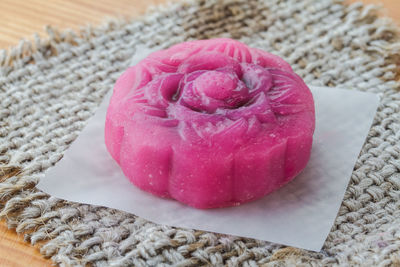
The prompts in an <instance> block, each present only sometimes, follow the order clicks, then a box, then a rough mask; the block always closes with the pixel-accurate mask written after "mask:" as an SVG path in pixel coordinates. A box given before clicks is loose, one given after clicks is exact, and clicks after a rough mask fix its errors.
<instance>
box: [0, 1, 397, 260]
mask: <svg viewBox="0 0 400 267" xmlns="http://www.w3.org/2000/svg"><path fill="white" fill-rule="evenodd" d="M348 1H349V2H355V1H356V0H348ZM164 2H167V0H146V1H143V0H115V1H112V0H98V1H90V0H84V1H78V0H52V1H46V0H26V1H25V0H0V18H1V19H0V49H4V48H5V49H6V48H8V47H10V46H14V45H16V44H17V43H18V41H19V40H20V39H28V40H32V35H33V33H35V32H37V33H39V35H41V36H45V34H44V25H46V24H50V25H53V26H55V27H56V28H59V29H66V28H71V29H73V30H79V28H80V27H81V26H85V25H88V24H93V25H96V24H99V23H100V22H101V21H102V20H103V19H104V18H105V17H107V16H110V17H111V16H123V17H132V16H137V15H139V14H142V13H143V12H144V11H145V10H146V8H147V7H148V6H149V5H152V4H159V3H164ZM362 2H364V3H378V4H382V5H383V6H384V7H385V9H384V10H382V12H381V13H382V15H384V16H389V17H392V18H393V19H394V20H395V21H396V22H397V24H398V25H400V0H362ZM3 266H7V267H13V266H31V267H35V266H51V261H50V260H49V259H44V258H43V257H42V256H41V255H40V253H39V249H38V246H30V245H29V244H27V243H24V241H23V236H22V235H17V234H16V232H15V231H14V230H8V229H7V227H6V224H5V222H4V221H0V267H3Z"/></svg>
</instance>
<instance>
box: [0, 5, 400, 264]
mask: <svg viewBox="0 0 400 267" xmlns="http://www.w3.org/2000/svg"><path fill="white" fill-rule="evenodd" d="M396 32H397V31H396V29H395V28H394V27H393V25H392V24H391V23H389V22H387V21H385V20H383V19H377V16H376V8H374V7H372V6H367V7H364V6H362V5H361V4H354V5H351V6H345V5H343V4H342V3H341V2H340V1H334V0H321V1H312V0H301V1H298V0H287V1H279V0H270V1H262V0H251V1H247V0H209V1H203V0H202V1H189V2H186V3H178V4H173V5H171V6H169V7H168V8H163V9H157V10H155V11H153V12H152V13H150V14H148V15H146V16H145V17H143V19H141V20H136V21H129V22H122V21H114V22H109V23H107V24H106V25H104V26H102V27H99V28H95V29H94V28H87V29H86V30H85V31H83V32H82V33H81V34H80V35H79V36H78V35H76V34H74V33H72V32H62V33H59V32H56V31H54V30H52V29H51V28H49V30H48V33H49V39H48V40H40V39H37V40H36V42H35V43H27V42H22V43H21V44H20V45H19V46H18V47H16V48H15V49H13V50H11V51H9V52H8V53H6V52H3V53H2V54H0V66H1V67H0V168H1V169H0V181H1V183H0V218H6V219H7V222H8V225H9V226H11V227H15V228H16V230H17V232H19V233H25V238H26V240H27V241H29V242H31V243H33V244H34V243H36V242H38V241H41V240H45V241H46V242H45V243H44V245H43V246H42V248H41V252H42V253H43V254H44V255H45V256H47V257H51V259H52V260H53V261H54V262H55V263H57V264H59V265H61V266H70V265H78V266H79V265H85V264H88V263H91V264H92V265H93V266H155V265H157V266H169V265H174V266H200V265H212V266H221V265H228V266H239V265H242V266H258V265H263V266H290V265H297V266H309V265H312V266H319V265H325V266H327V265H343V266H348V265H353V266H354V265H363V266H378V265H382V266H390V265H395V264H399V263H400V254H399V250H400V227H399V225H400V209H399V208H400V172H399V171H400V143H399V141H400V140H399V139H400V94H399V93H398V91H397V89H398V88H399V83H398V82H396V81H395V80H396V76H397V75H398V73H399V66H398V65H396V64H398V63H399V58H400V57H399V54H400V53H399V51H400V43H399V38H398V35H397V33H396ZM222 36H225V37H231V38H236V39H238V40H240V41H242V42H245V43H247V44H249V45H251V46H256V47H260V48H262V49H264V50H267V51H270V52H273V53H276V54H278V55H280V56H282V57H283V58H285V59H286V60H287V61H289V62H290V63H291V64H292V66H293V68H294V69H295V71H296V72H297V73H298V74H299V75H301V76H302V77H303V78H304V79H305V81H306V82H307V83H309V84H312V85H328V86H337V85H340V86H341V87H344V88H353V89H354V90H363V91H370V92H377V93H380V94H381V95H382V102H381V105H380V107H379V110H378V113H377V116H376V118H375V121H374V125H373V127H372V128H371V131H370V133H369V137H368V139H367V142H366V144H365V145H364V147H363V150H362V152H361V154H360V157H359V159H358V161H357V164H356V166H355V170H354V172H353V175H352V177H351V182H350V184H349V187H348V189H347V192H346V195H345V198H344V201H343V204H342V207H341V208H340V211H339V214H338V217H337V219H336V221H335V224H334V226H333V228H332V230H331V233H330V234H329V236H328V239H327V240H326V242H325V245H324V247H323V250H322V251H321V252H320V253H312V252H308V251H304V250H300V249H295V248H290V247H289V248H288V247H286V248H285V247H282V246H279V245H276V244H271V243H268V242H263V241H257V240H252V239H244V238H239V237H233V236H226V235H218V234H213V233H207V232H201V231H193V230H184V229H177V228H171V227H167V226H161V225H156V224H153V223H150V222H147V221H145V220H143V219H141V218H138V217H135V216H133V215H130V214H126V213H124V212H120V211H116V210H112V209H108V208H103V207H94V206H88V205H81V204H76V203H69V202H65V201H62V200H59V199H55V198H53V197H49V196H48V195H46V194H44V193H42V192H40V191H37V190H36V189H35V188H34V186H35V184H36V183H37V181H38V179H40V177H42V176H43V172H44V171H45V170H46V169H47V168H49V167H50V166H52V165H53V164H55V163H56V162H57V161H58V160H59V159H60V158H61V157H62V155H63V153H64V151H65V150H66V149H67V148H68V146H69V144H70V143H71V142H72V141H73V140H74V139H75V138H76V136H77V135H78V134H79V132H80V130H81V129H82V128H83V126H84V125H85V121H86V120H87V119H88V118H89V117H90V116H91V115H92V114H93V112H94V111H95V109H96V107H97V105H98V104H99V103H100V101H101V99H102V97H103V95H104V94H105V93H106V92H107V90H109V89H111V88H112V86H113V83H114V82H115V79H116V78H117V77H118V76H119V75H120V74H121V72H122V71H123V70H124V69H125V68H126V67H127V66H128V62H129V60H130V58H131V57H132V55H133V54H134V52H135V47H137V46H138V45H145V46H149V47H154V46H157V47H159V48H163V47H168V46H170V45H172V44H174V43H178V42H182V41H185V40H189V39H204V38H211V37H222ZM354 127H357V126H356V125H355V126H354Z"/></svg>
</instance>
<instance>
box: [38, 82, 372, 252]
mask: <svg viewBox="0 0 400 267" xmlns="http://www.w3.org/2000/svg"><path fill="white" fill-rule="evenodd" d="M311 89H312V93H313V95H314V99H315V104H316V131H315V135H314V143H313V149H312V153H311V159H310V161H309V163H308V165H307V167H306V169H305V170H304V171H303V172H302V173H301V174H300V175H299V176H298V177H297V178H296V179H294V180H293V181H292V182H290V183H289V184H288V185H286V186H284V187H283V188H281V189H279V190H278V191H276V192H274V193H272V194H270V195H268V196H266V197H264V198H262V199H260V200H258V201H255V202H252V203H248V204H245V205H242V206H238V207H232V208H223V209H214V210H197V209H194V208H191V207H188V206H185V205H183V204H180V203H178V202H176V201H173V200H168V199H161V198H158V197H155V196H152V195H150V194H148V193H146V192H143V191H141V190H139V189H137V188H136V187H135V186H134V185H132V184H131V183H130V182H129V181H128V180H127V179H126V178H125V177H124V175H123V173H122V171H121V170H120V168H119V166H118V165H117V164H116V163H115V162H114V160H113V159H112V158H111V156H110V155H109V154H108V152H107V150H106V147H105V144H104V121H105V113H106V109H107V105H108V102H109V98H110V93H109V94H108V95H107V96H106V97H105V100H104V102H103V103H102V105H101V106H100V108H99V109H98V111H97V113H96V114H95V115H94V116H93V117H92V118H91V119H90V120H89V122H88V125H87V126H86V127H85V128H84V130H83V131H82V133H81V134H80V135H79V137H78V138H77V139H76V140H75V141H74V142H73V143H72V145H71V147H70V148H69V149H68V150H67V151H66V153H65V155H64V157H63V158H62V159H61V160H60V161H59V162H58V163H57V164H56V165H55V166H54V167H52V168H50V169H49V170H48V171H47V173H46V174H45V177H44V178H43V179H41V181H40V183H39V184H38V188H39V189H41V190H43V191H44V192H47V193H49V194H50V195H53V196H56V197H59V198H62V199H66V200H70V201H76V202H81V203H87V204H94V205H101V206H106V207H110V208H116V209H120V210H124V211H127V212H130V213H133V214H136V215H138V216H140V217H143V218H146V219H148V220H150V221H153V222H156V223H159V224H166V225H170V226H177V227H182V228H193V229H199V230H206V231H211V232H218V233H224V234H232V235H237V236H242V237H250V238H256V239H260V240H266V241H271V242H275V243H279V244H284V245H290V246H295V247H299V248H304V249H308V250H314V251H319V250H320V249H321V248H322V245H323V243H324V241H325V239H326V237H327V235H328V233H329V231H330V229H331V227H332V225H333V222H334V219H335V217H336V214H337V212H338V209H339V207H340V204H341V202H342V199H343V196H344V192H345V189H346V187H347V184H348V182H349V179H350V176H351V173H352V170H353V167H354V164H355V161H356V159H357V156H358V154H359V153H360V150H361V147H362V145H363V143H364V141H365V138H366V136H367V133H368V130H369V128H370V126H371V123H372V120H373V117H374V114H375V112H376V108H377V106H378V103H379V97H378V96H377V95H374V94H370V93H363V92H359V91H350V90H343V89H331V88H316V87H311Z"/></svg>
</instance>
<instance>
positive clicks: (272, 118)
mask: <svg viewBox="0 0 400 267" xmlns="http://www.w3.org/2000/svg"><path fill="white" fill-rule="evenodd" d="M105 123H106V125H105V142H106V146H107V149H108V151H109V153H110V154H111V156H112V157H113V158H114V159H115V160H116V161H117V163H118V164H119V165H120V166H121V168H122V170H123V172H124V174H125V175H126V177H128V178H129V180H130V181H131V182H132V183H133V184H135V185H136V186H137V187H139V188H141V189H142V190H145V191H147V192H150V193H152V194H154V195H157V196H160V197H165V198H173V199H176V200H178V201H180V202H183V203H185V204H187V205H190V206H193V207H196V208H201V209H207V208H217V207H226V206H235V205H239V204H241V203H244V202H248V201H252V200H255V199H259V198H261V197H263V196H265V195H266V194H268V193H270V192H272V191H274V190H276V189H278V188H279V187H281V186H282V185H284V184H285V183H287V182H288V181H290V180H292V179H293V178H294V177H295V176H296V175H298V174H299V173H300V172H301V171H302V170H303V169H304V167H305V166H306V164H307V162H308V160H309V158H310V152H311V146H312V137H313V133H314V128H315V112H314V101H313V97H312V95H311V92H310V90H309V88H308V87H307V86H306V85H305V83H304V82H303V80H302V79H301V78H300V77H299V76H298V75H296V74H295V73H294V72H293V70H292V68H291V67H290V65H289V64H288V63H286V62H285V61H284V60H282V59H281V58H280V57H278V56H275V55H273V54H270V53H267V52H264V51H262V50H259V49H255V48H250V47H248V46H246V45H245V44H243V43H240V42H238V41H234V40H231V39H212V40H199V41H192V42H185V43H181V44H177V45H175V46H172V47H171V48H169V49H166V50H162V51H158V52H155V53H152V54H150V55H149V56H148V57H146V58H145V59H143V60H142V61H141V62H139V63H138V64H137V65H135V66H133V67H130V68H128V69H127V70H126V71H125V73H123V74H122V76H121V77H120V78H119V79H118V81H117V82H116V84H115V87H114V92H113V95H112V98H111V101H110V104H109V107H108V110H107V118H106V122H105Z"/></svg>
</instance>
